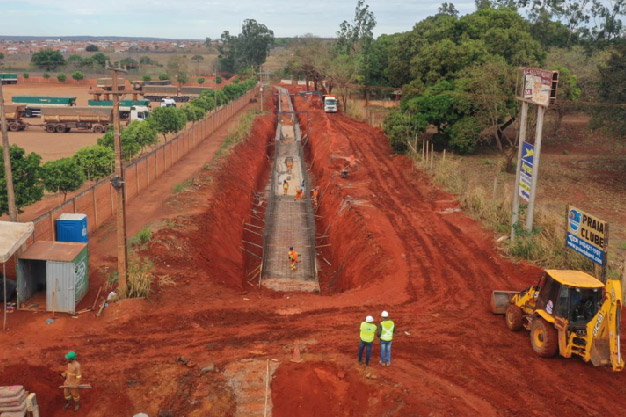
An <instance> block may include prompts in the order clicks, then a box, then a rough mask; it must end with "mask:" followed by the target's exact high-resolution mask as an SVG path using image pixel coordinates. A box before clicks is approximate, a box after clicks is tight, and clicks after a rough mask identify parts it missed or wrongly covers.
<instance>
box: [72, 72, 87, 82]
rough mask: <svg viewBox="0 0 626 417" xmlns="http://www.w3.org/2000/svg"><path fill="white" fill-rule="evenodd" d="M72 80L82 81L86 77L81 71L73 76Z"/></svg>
mask: <svg viewBox="0 0 626 417" xmlns="http://www.w3.org/2000/svg"><path fill="white" fill-rule="evenodd" d="M72 78H73V79H74V80H76V81H80V80H82V79H83V78H85V75H84V74H83V73H82V72H80V71H76V72H74V73H73V74H72Z"/></svg>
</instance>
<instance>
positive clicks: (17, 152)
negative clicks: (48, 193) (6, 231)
mask: <svg viewBox="0 0 626 417" xmlns="http://www.w3.org/2000/svg"><path fill="white" fill-rule="evenodd" d="M0 149H1V148H0ZM9 154H10V158H11V171H12V175H13V191H14V192H15V205H16V206H17V208H18V210H19V209H20V208H22V207H25V206H29V205H31V204H33V203H35V202H37V201H39V200H41V198H42V197H43V185H42V184H41V181H40V179H39V170H40V169H41V168H40V166H39V164H40V162H41V156H39V155H37V154H36V153H30V154H28V155H26V154H25V152H24V149H22V148H20V147H18V146H17V145H12V146H11V148H10V149H9ZM0 162H1V163H2V165H4V154H3V153H2V152H0ZM20 212H21V210H20ZM0 213H1V214H8V213H9V203H8V198H7V184H6V177H5V175H4V170H0Z"/></svg>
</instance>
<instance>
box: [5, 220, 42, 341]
mask: <svg viewBox="0 0 626 417" xmlns="http://www.w3.org/2000/svg"><path fill="white" fill-rule="evenodd" d="M34 228H35V226H34V225H33V223H32V222H28V223H17V222H5V221H0V262H2V281H3V283H2V286H3V289H2V291H3V294H2V295H3V297H2V298H3V299H4V309H3V311H4V318H3V323H2V328H3V329H6V326H7V274H6V262H7V261H8V260H9V259H11V256H13V254H14V253H15V252H16V251H17V250H18V249H19V248H20V246H22V245H23V244H24V243H25V242H26V241H27V240H28V238H29V237H30V235H31V234H32V233H33V230H34Z"/></svg>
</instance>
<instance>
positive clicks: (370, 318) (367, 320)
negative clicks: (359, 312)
mask: <svg viewBox="0 0 626 417" xmlns="http://www.w3.org/2000/svg"><path fill="white" fill-rule="evenodd" d="M365 321H366V322H367V323H374V317H372V316H367V317H365Z"/></svg>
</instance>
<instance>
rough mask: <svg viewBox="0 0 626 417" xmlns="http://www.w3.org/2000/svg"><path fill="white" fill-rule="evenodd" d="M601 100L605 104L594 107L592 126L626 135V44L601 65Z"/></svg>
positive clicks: (599, 89)
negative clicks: (604, 127) (603, 127)
mask: <svg viewBox="0 0 626 417" xmlns="http://www.w3.org/2000/svg"><path fill="white" fill-rule="evenodd" d="M599 71H600V81H599V85H598V96H599V100H600V101H601V102H602V103H603V104H605V105H602V106H598V107H597V108H595V109H594V112H593V120H592V127H598V126H606V127H609V128H610V129H611V131H612V132H614V133H615V134H617V135H620V136H621V137H622V138H624V137H626V106H624V103H626V45H622V46H619V47H617V48H616V49H615V51H614V52H612V53H611V57H610V58H609V59H608V60H607V62H606V64H604V65H602V66H600V68H599Z"/></svg>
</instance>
